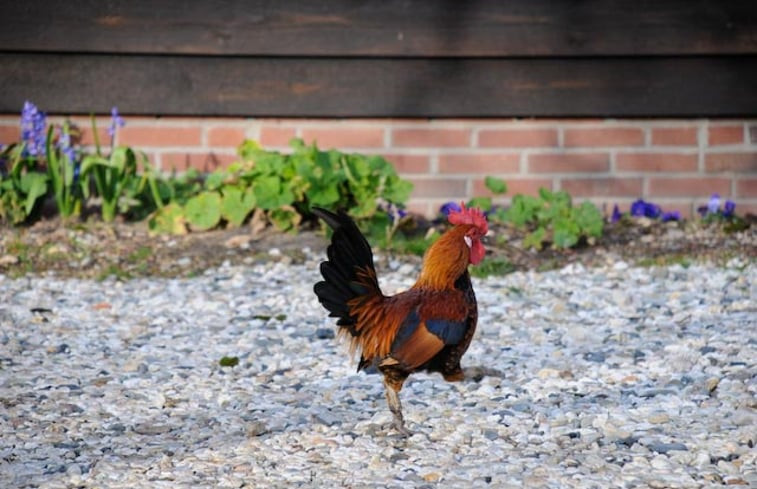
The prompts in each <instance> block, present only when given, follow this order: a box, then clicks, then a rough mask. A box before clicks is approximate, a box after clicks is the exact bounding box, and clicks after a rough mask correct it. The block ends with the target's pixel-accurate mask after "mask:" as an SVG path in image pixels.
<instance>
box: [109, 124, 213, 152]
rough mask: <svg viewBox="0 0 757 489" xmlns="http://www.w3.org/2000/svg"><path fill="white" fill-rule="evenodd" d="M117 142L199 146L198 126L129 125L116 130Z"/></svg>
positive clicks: (141, 144) (145, 144)
mask: <svg viewBox="0 0 757 489" xmlns="http://www.w3.org/2000/svg"><path fill="white" fill-rule="evenodd" d="M118 143H119V144H123V145H127V146H136V147H140V146H199V145H200V144H201V131H200V127H199V126H198V127H160V126H154V127H146V126H129V125H127V126H126V127H123V128H121V129H120V130H119V131H118Z"/></svg>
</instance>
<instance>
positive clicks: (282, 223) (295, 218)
mask: <svg viewBox="0 0 757 489" xmlns="http://www.w3.org/2000/svg"><path fill="white" fill-rule="evenodd" d="M268 218H269V219H270V220H271V222H272V223H273V225H274V226H276V227H277V228H278V229H279V230H281V231H290V230H292V229H295V226H297V225H298V224H299V223H300V221H301V220H302V216H300V214H299V213H298V212H297V211H296V210H295V209H294V207H291V206H283V207H281V208H279V209H274V210H272V211H270V212H269V214H268Z"/></svg>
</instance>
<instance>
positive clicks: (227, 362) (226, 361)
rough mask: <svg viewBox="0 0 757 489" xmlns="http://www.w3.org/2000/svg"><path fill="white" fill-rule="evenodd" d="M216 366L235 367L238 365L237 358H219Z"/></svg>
mask: <svg viewBox="0 0 757 489" xmlns="http://www.w3.org/2000/svg"><path fill="white" fill-rule="evenodd" d="M218 364H219V365H220V366H221V367H236V366H237V365H239V357H221V359H220V360H219V361H218Z"/></svg>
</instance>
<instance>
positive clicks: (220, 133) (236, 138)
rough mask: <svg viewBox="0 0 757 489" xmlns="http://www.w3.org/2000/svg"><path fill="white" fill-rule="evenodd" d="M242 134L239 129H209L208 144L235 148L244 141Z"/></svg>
mask: <svg viewBox="0 0 757 489" xmlns="http://www.w3.org/2000/svg"><path fill="white" fill-rule="evenodd" d="M244 133H245V130H244V129H243V128H241V127H211V128H210V129H208V144H209V145H210V146H225V147H230V148H236V147H237V146H239V145H240V144H241V143H242V141H244V137H245V134H244Z"/></svg>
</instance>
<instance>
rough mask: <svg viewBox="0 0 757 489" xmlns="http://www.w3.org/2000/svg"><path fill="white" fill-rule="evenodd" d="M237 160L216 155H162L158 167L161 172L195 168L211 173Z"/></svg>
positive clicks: (224, 155)
mask: <svg viewBox="0 0 757 489" xmlns="http://www.w3.org/2000/svg"><path fill="white" fill-rule="evenodd" d="M236 159H237V158H236V156H234V155H229V154H216V153H163V154H162V155H161V164H160V167H161V169H162V170H163V171H172V170H176V171H179V172H182V171H185V170H187V169H189V168H195V169H197V170H200V171H203V172H211V171H213V170H215V169H217V168H224V167H227V166H229V164H231V163H232V162H233V161H235V160H236Z"/></svg>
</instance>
